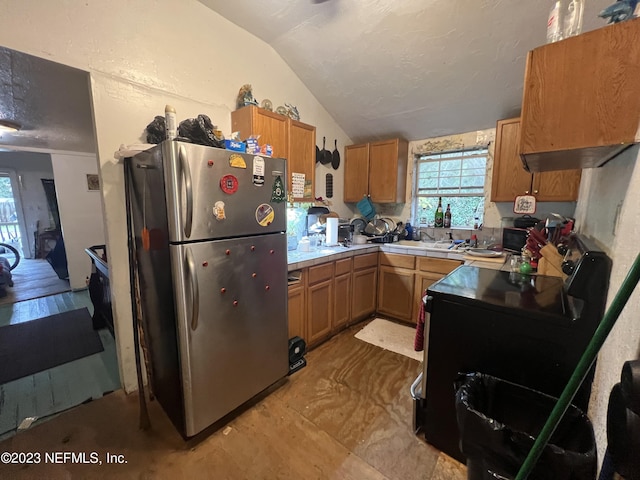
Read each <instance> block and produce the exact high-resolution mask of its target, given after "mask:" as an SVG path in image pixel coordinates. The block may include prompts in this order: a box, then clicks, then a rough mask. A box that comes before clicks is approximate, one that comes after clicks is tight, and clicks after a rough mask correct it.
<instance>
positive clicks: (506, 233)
mask: <svg viewBox="0 0 640 480" xmlns="http://www.w3.org/2000/svg"><path fill="white" fill-rule="evenodd" d="M528 235H529V230H528V229H526V228H512V227H508V228H503V229H502V249H503V250H507V251H509V252H516V253H520V252H521V251H522V248H523V247H524V246H525V245H526V244H527V236H528Z"/></svg>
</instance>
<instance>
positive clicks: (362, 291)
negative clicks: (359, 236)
mask: <svg viewBox="0 0 640 480" xmlns="http://www.w3.org/2000/svg"><path fill="white" fill-rule="evenodd" d="M351 281H352V285H351V292H352V294H351V321H354V322H355V321H358V320H362V319H364V318H367V317H370V316H371V315H373V314H374V313H375V311H376V292H377V285H378V253H377V252H376V253H366V254H364V255H358V256H357V257H354V258H353V274H352V277H351Z"/></svg>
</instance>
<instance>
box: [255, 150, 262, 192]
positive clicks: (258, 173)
mask: <svg viewBox="0 0 640 480" xmlns="http://www.w3.org/2000/svg"><path fill="white" fill-rule="evenodd" d="M253 184H254V185H255V186H256V187H262V186H263V185H264V158H262V157H253Z"/></svg>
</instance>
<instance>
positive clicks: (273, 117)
mask: <svg viewBox="0 0 640 480" xmlns="http://www.w3.org/2000/svg"><path fill="white" fill-rule="evenodd" d="M288 121H289V118H288V117H285V116H284V115H278V114H277V113H273V112H270V111H268V110H265V109H263V108H259V107H255V106H252V105H250V106H247V107H242V108H239V109H238V110H235V111H233V112H231V129H232V130H233V131H234V132H240V137H241V138H242V139H243V140H244V139H246V138H249V137H250V136H251V135H260V138H259V139H258V143H259V144H260V145H263V144H265V143H268V144H269V145H271V146H272V147H273V156H274V157H281V158H287V155H288V154H289V151H288V149H289V123H288Z"/></svg>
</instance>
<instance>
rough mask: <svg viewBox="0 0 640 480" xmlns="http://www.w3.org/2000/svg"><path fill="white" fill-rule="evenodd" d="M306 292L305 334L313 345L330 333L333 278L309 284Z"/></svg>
mask: <svg viewBox="0 0 640 480" xmlns="http://www.w3.org/2000/svg"><path fill="white" fill-rule="evenodd" d="M307 292H308V293H307V335H308V337H309V340H308V343H309V345H313V344H316V343H318V342H319V341H320V340H323V339H324V337H326V336H327V335H329V334H330V333H331V326H332V324H333V279H331V280H325V281H324V282H320V283H316V284H315V285H310V286H309V289H308V291H307Z"/></svg>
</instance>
